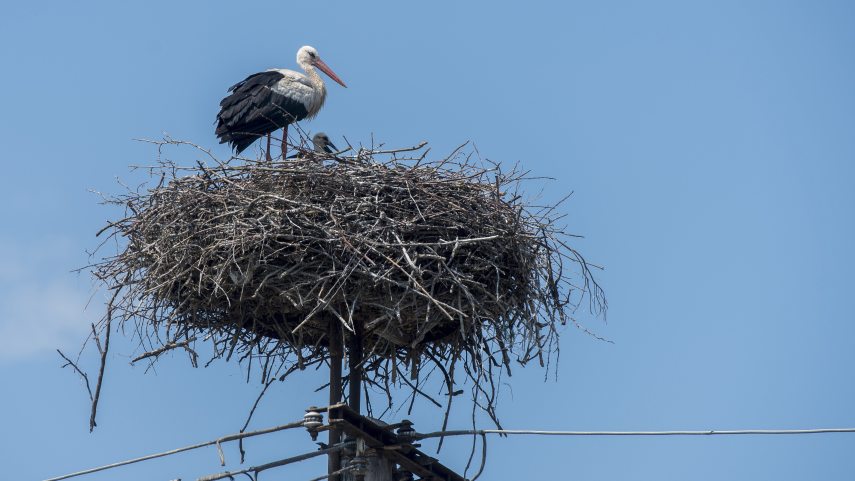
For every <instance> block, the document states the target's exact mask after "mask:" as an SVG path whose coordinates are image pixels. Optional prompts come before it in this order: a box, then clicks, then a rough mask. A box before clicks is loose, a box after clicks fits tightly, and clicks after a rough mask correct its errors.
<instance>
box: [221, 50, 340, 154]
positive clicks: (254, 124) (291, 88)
mask: <svg viewBox="0 0 855 481" xmlns="http://www.w3.org/2000/svg"><path fill="white" fill-rule="evenodd" d="M297 65H299V66H300V67H301V68H302V69H303V70H305V71H306V74H305V75H304V74H301V73H299V72H295V71H293V70H287V69H270V70H267V71H265V72H259V73H256V74H253V75H250V76H249V77H247V78H246V79H244V80H243V81H241V82H238V83H236V84H235V85H232V86H231V87H230V88H229V92H231V93H230V94H229V95H228V96H227V97H226V98H224V99H223V100H222V101H221V102H220V113H218V114H217V130H216V134H217V137H218V138H219V139H220V143H221V144H223V143H226V142H228V143H229V144H230V145H231V146H232V148H233V149H234V150H235V153H238V154H239V153H241V152H242V151H243V150H245V149H246V148H247V147H249V146H250V144H252V143H253V142H255V140H256V139H258V138H260V137H262V136H264V135H267V159H268V160H269V159H270V133H271V132H273V131H275V130H276V129H279V128H282V129H284V130H283V133H282V157H283V158H285V150H286V145H285V142H286V141H287V139H288V124H290V123H293V122H296V121H298V120H303V119H306V118H309V119H310V118H312V117H314V116H315V115H317V113H318V111H320V110H321V107H323V105H324V100H325V99H326V96H327V88H326V86H325V85H324V81H323V79H321V76H320V75H318V72H317V71H316V70H315V68H316V67H317V68H318V69H320V70H321V71H322V72H323V73H325V74H327V75H328V76H329V77H330V78H331V79H333V80H335V81H336V82H338V83H339V84H340V85H341V86H342V87H347V85H345V84H344V82H342V81H341V79H340V78H338V76H337V75H336V74H335V73H333V71H332V69H330V68H329V67H328V66H327V64H325V63H324V62H323V60H321V57H320V56H319V55H318V51H317V50H315V48H314V47H309V46H305V47H301V48H300V50H298V51H297Z"/></svg>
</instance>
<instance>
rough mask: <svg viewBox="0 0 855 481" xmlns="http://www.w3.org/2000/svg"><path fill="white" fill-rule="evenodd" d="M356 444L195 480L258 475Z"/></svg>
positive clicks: (212, 480)
mask: <svg viewBox="0 0 855 481" xmlns="http://www.w3.org/2000/svg"><path fill="white" fill-rule="evenodd" d="M354 445H356V443H354V442H347V443H341V444H339V445H338V446H333V447H331V448H326V449H319V450H317V451H310V452H308V453H304V454H300V455H297V456H292V457H290V458H285V459H280V460H279V461H273V462H270V463H266V464H261V465H259V466H252V467H250V468H246V469H241V470H239V471H224V472H222V473H217V474H211V475H208V476H202V477H201V478H199V479H197V480H196V481H216V480H218V479H224V478H229V479H234V477H235V476H236V475H238V474H248V473H252V474H254V475H256V476H257V475H258V473H260V472H262V471H266V470H268V469H271V468H278V467H279V466H285V465H286V464H291V463H296V462H297V461H305V460H307V459H311V458H314V457H316V456H322V455H324V454H330V453H337V452H339V451H341V450H342V449H345V448H348V447H351V446H354Z"/></svg>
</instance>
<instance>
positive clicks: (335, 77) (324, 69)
mask: <svg viewBox="0 0 855 481" xmlns="http://www.w3.org/2000/svg"><path fill="white" fill-rule="evenodd" d="M315 67H318V68H319V69H321V72H323V73H325V74H327V75H328V76H329V78H331V79H333V80H335V81H336V82H338V84H339V85H341V86H342V87H344V88H347V85H345V84H344V82H342V81H341V79H340V78H338V75H336V74H335V72H333V71H332V69H331V68H329V67H328V66H327V64H325V63H324V61H323V60H321V59H316V60H315Z"/></svg>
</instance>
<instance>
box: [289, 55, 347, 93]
mask: <svg viewBox="0 0 855 481" xmlns="http://www.w3.org/2000/svg"><path fill="white" fill-rule="evenodd" d="M297 65H299V66H300V67H303V70H306V69H307V68H309V67H317V68H318V69H320V71H321V72H323V73H325V74H327V75H328V76H329V78H331V79H333V80H335V81H336V82H338V84H339V85H341V86H342V87H345V88H346V87H347V85H345V84H344V82H342V81H341V79H340V78H338V75H336V74H335V73H334V72H333V71H332V69H331V68H329V67H328V66H327V64H325V63H324V61H323V60H321V56H320V55H318V51H317V50H316V49H315V47H310V46H308V45H306V46H305V47H300V50H297Z"/></svg>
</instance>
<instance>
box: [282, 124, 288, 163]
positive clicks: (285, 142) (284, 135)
mask: <svg viewBox="0 0 855 481" xmlns="http://www.w3.org/2000/svg"><path fill="white" fill-rule="evenodd" d="M287 150H288V124H285V127H282V160H285V159H286V158H288V157H287V156H286V155H285V154H287Z"/></svg>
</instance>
